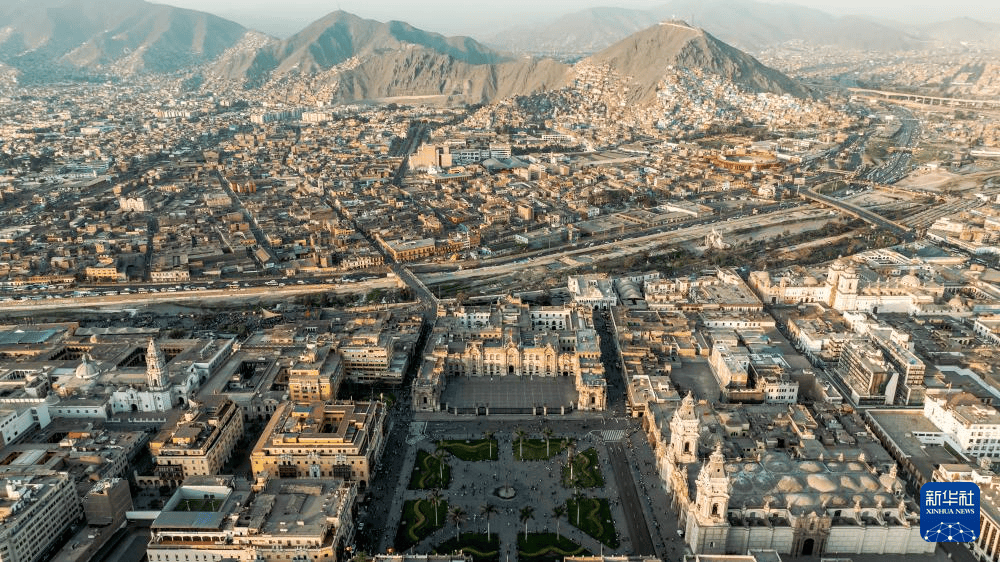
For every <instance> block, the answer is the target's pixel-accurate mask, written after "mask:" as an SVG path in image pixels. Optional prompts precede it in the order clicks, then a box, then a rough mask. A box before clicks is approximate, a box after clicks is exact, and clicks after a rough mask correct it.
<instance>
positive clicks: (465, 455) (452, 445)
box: [441, 439, 499, 462]
mask: <svg viewBox="0 0 1000 562" xmlns="http://www.w3.org/2000/svg"><path fill="white" fill-rule="evenodd" d="M441 445H442V448H443V449H444V450H446V451H448V452H449V453H451V454H452V455H454V456H455V458H457V459H460V460H463V461H470V462H474V461H495V460H497V458H498V455H499V451H497V440H496V439H490V440H489V441H487V440H486V439H475V440H469V439H462V440H459V439H455V440H451V441H442V442H441Z"/></svg>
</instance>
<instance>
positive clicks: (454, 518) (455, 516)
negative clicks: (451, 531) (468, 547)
mask: <svg viewBox="0 0 1000 562" xmlns="http://www.w3.org/2000/svg"><path fill="white" fill-rule="evenodd" d="M448 520H449V521H451V522H452V523H453V524H454V525H455V538H456V539H457V538H458V536H459V535H460V534H461V532H462V523H463V522H464V521H465V510H464V509H462V508H461V507H460V506H457V505H456V506H455V507H453V508H451V512H450V513H449V514H448Z"/></svg>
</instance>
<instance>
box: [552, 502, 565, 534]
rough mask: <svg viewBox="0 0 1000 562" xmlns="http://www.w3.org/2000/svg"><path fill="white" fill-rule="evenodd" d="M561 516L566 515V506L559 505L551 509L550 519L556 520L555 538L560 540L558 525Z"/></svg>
mask: <svg viewBox="0 0 1000 562" xmlns="http://www.w3.org/2000/svg"><path fill="white" fill-rule="evenodd" d="M563 515H566V506H565V505H563V504H559V505H557V506H555V507H553V508H552V517H555V518H556V538H557V539H559V538H562V537H560V536H559V523H560V522H561V520H562V517H563Z"/></svg>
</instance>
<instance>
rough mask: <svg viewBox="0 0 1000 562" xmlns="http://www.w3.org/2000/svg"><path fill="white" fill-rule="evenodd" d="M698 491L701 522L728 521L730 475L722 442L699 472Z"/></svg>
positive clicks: (696, 501) (709, 523)
mask: <svg viewBox="0 0 1000 562" xmlns="http://www.w3.org/2000/svg"><path fill="white" fill-rule="evenodd" d="M697 488H698V492H697V495H696V496H695V510H696V511H697V516H698V520H699V522H703V524H708V525H718V524H722V523H726V522H727V520H726V513H727V512H728V510H729V494H730V487H729V476H728V475H726V457H725V456H724V455H723V454H722V443H719V444H718V445H716V447H715V450H714V451H712V454H711V455H709V457H708V462H706V463H705V464H703V465H702V467H701V472H699V473H698V482H697Z"/></svg>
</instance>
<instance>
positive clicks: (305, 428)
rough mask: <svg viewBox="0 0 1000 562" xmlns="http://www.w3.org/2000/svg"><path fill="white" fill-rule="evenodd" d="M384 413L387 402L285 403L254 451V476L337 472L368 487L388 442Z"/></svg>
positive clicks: (316, 475) (336, 475)
mask: <svg viewBox="0 0 1000 562" xmlns="http://www.w3.org/2000/svg"><path fill="white" fill-rule="evenodd" d="M385 418H386V411H385V404H383V403H382V402H343V403H337V402H310V403H308V404H294V403H291V402H286V403H284V404H283V405H281V406H280V407H279V408H278V410H277V411H276V412H275V413H274V415H273V416H271V421H270V422H269V423H268V424H267V427H265V428H264V433H263V434H262V435H261V437H260V440H258V441H257V445H256V446H255V447H254V448H253V452H252V453H250V465H251V467H252V469H253V473H254V476H255V477H256V478H257V479H266V478H330V477H332V478H340V479H343V480H347V481H352V482H358V483H359V485H360V486H361V487H362V488H363V487H364V486H365V485H366V484H367V482H368V480H369V478H370V475H371V471H372V469H373V467H374V465H375V463H376V462H377V461H378V458H379V456H380V455H381V454H382V449H383V448H384V447H385V434H384V432H385V427H384V426H385Z"/></svg>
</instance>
